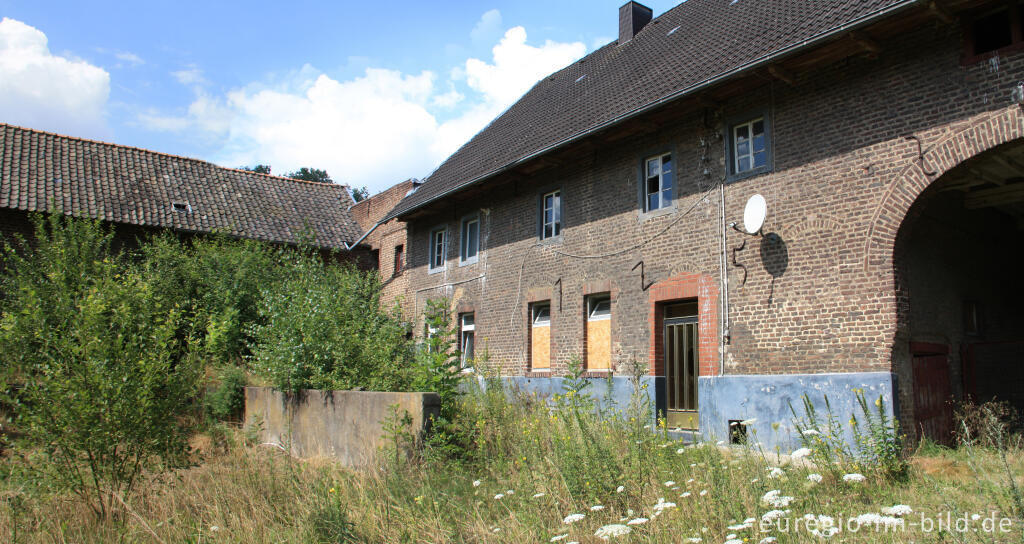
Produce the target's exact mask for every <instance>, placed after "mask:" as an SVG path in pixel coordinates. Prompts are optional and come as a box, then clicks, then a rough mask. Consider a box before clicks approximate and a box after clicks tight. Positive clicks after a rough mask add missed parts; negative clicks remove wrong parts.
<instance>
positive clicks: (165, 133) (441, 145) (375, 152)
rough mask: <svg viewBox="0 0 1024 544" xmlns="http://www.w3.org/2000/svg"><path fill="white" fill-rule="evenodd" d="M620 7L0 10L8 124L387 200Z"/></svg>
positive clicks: (88, 4)
mask: <svg viewBox="0 0 1024 544" xmlns="http://www.w3.org/2000/svg"><path fill="white" fill-rule="evenodd" d="M622 3H624V1H620V0H616V1H608V0H558V1H555V2H550V1H549V2H541V1H537V0H522V1H518V2H502V1H498V2H489V3H487V2H485V3H478V2H465V1H451V2H423V1H415V2H393V1H383V0H381V1H377V2H348V1H334V2H308V1H304V0H296V1H292V2H281V1H280V0H278V1H274V2H263V1H249V2H228V1H222V0H206V1H203V2H197V1H192V0H179V1H175V2H171V1H164V0H147V1H145V2H137V1H136V2H97V1H88V0H79V1H75V2H71V1H63V0H58V1H54V0H47V1H41V0H27V1H26V0H0V122H4V123H10V124H14V125H20V126H25V127H30V128H35V129H40V130H46V131H51V132H57V133H60V134H66V135H70V136H77V137H83V138H90V139H96V140H102V141H108V142H113V143H117V144H122V145H130V146H137V147H142V148H146V149H151V150H154V151H160V152H164V153H171V154H175V155H184V156H188V157H196V158H200V159H204V160H208V161H211V162H214V163H216V164H219V165H221V166H227V167H238V166H252V165H256V164H268V165H270V166H271V167H272V169H273V173H275V174H279V175H284V174H286V173H288V172H291V171H294V170H297V169H298V168H299V167H302V166H307V167H312V168H321V169H325V170H327V172H328V173H329V174H330V176H331V177H332V178H333V179H334V180H335V181H336V182H341V183H347V184H349V185H350V186H352V187H363V186H365V187H368V188H369V189H370V192H371V193H376V192H378V191H382V190H384V189H386V188H387V187H390V186H391V185H394V184H395V183H398V182H401V181H403V180H405V179H408V178H419V179H422V178H425V177H427V176H428V175H429V174H430V173H431V172H432V171H433V170H434V169H435V168H436V167H437V166H438V165H439V164H441V162H442V161H443V160H444V159H445V158H446V157H448V156H449V155H450V154H451V153H453V152H454V151H455V150H457V149H458V148H459V147H460V146H461V145H462V144H464V143H465V142H467V141H468V140H469V139H470V138H471V137H472V136H473V135H474V134H476V133H477V132H479V131H480V130H481V129H483V128H484V127H485V126H486V125H487V123H489V122H490V121H491V120H492V119H494V118H495V117H497V116H498V115H500V114H501V112H502V111H504V110H505V109H506V108H508V107H509V106H510V105H511V104H512V103H514V102H515V100H516V99H517V98H519V97H520V96H522V94H523V93H525V92H526V91H528V90H529V89H530V87H531V86H532V85H533V84H534V83H535V82H536V81H537V80H539V79H540V78H542V77H544V76H545V75H547V74H549V73H551V72H554V71H556V70H558V69H560V68H562V67H564V66H566V65H568V64H569V63H571V62H572V61H574V60H576V59H578V58H580V57H582V56H584V55H586V54H587V53H590V52H591V51H594V50H595V49H597V48H599V47H601V46H603V45H605V44H607V43H609V42H611V41H613V40H615V38H616V37H617V35H618V8H619V6H620V5H621V4H622ZM676 3H678V0H659V1H648V2H645V5H647V6H649V7H651V8H652V9H653V10H654V14H655V16H658V15H660V14H661V13H663V12H664V11H666V10H667V9H670V8H671V7H672V6H673V5H675V4H676Z"/></svg>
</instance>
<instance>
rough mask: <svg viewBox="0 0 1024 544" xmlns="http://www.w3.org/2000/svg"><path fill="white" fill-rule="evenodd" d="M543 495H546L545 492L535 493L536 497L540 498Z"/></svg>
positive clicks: (534, 496)
mask: <svg viewBox="0 0 1024 544" xmlns="http://www.w3.org/2000/svg"><path fill="white" fill-rule="evenodd" d="M543 496H544V493H534V494H533V498H535V499H539V498H541V497H543Z"/></svg>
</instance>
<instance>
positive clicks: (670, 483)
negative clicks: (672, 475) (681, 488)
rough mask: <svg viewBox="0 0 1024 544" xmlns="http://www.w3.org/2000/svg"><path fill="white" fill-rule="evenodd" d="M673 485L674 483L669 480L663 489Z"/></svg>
mask: <svg viewBox="0 0 1024 544" xmlns="http://www.w3.org/2000/svg"><path fill="white" fill-rule="evenodd" d="M674 485H676V483H675V482H673V481H672V480H669V481H667V482H665V487H672V486H674Z"/></svg>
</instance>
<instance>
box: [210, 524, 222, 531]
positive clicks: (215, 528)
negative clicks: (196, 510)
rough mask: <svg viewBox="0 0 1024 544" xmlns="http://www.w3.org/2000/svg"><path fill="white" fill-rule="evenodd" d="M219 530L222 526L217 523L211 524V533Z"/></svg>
mask: <svg viewBox="0 0 1024 544" xmlns="http://www.w3.org/2000/svg"><path fill="white" fill-rule="evenodd" d="M219 530H220V527H217V526H216V525H211V526H210V532H211V533H216V532H217V531H219Z"/></svg>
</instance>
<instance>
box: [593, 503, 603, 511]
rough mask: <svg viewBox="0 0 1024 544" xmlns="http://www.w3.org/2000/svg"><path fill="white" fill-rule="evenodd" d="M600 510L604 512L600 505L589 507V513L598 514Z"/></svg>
mask: <svg viewBox="0 0 1024 544" xmlns="http://www.w3.org/2000/svg"><path fill="white" fill-rule="evenodd" d="M601 510H604V505H602V504H595V505H594V506H591V507H590V511H591V512H600V511H601Z"/></svg>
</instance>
